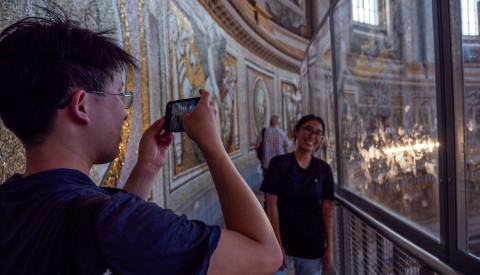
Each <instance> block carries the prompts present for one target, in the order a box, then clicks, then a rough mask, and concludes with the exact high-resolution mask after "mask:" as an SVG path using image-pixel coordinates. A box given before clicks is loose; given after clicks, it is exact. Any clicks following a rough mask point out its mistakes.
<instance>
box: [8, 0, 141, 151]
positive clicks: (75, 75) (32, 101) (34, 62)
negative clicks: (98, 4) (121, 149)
mask: <svg viewBox="0 0 480 275" xmlns="http://www.w3.org/2000/svg"><path fill="white" fill-rule="evenodd" d="M44 11H45V12H46V16H45V17H44V18H43V17H27V18H24V19H22V20H20V21H18V22H16V23H14V24H12V25H10V26H9V27H7V28H6V29H5V30H4V31H3V32H2V33H1V34H0V117H1V119H2V120H3V122H4V124H5V126H6V127H8V128H9V129H10V130H12V131H13V132H14V133H15V135H16V136H17V137H18V138H19V139H20V140H21V141H22V142H23V143H24V144H25V146H34V145H36V144H39V143H41V142H42V141H43V138H44V137H45V136H46V135H47V134H48V133H49V132H50V131H51V130H52V128H53V123H54V121H55V118H56V114H57V111H58V106H59V104H60V102H62V101H63V100H64V99H65V98H67V97H68V95H69V93H70V92H71V90H72V89H73V88H81V89H85V90H86V91H87V92H89V91H101V90H102V88H103V86H104V85H105V84H106V83H107V81H108V80H113V78H114V76H115V74H116V73H118V72H121V71H122V70H123V69H125V68H126V67H128V66H133V67H134V68H136V60H135V58H133V57H132V56H131V55H130V54H128V53H127V52H125V51H124V50H122V49H121V48H120V47H118V46H117V45H116V44H115V42H114V41H113V39H111V38H110V37H108V36H107V35H110V34H111V32H110V31H101V32H93V31H90V30H88V29H84V28H81V27H79V26H78V22H76V21H72V20H69V19H68V18H67V16H66V15H65V14H64V13H58V12H54V11H51V10H47V9H44Z"/></svg>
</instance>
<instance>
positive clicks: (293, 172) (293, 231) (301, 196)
mask: <svg viewBox="0 0 480 275" xmlns="http://www.w3.org/2000/svg"><path fill="white" fill-rule="evenodd" d="M260 190H261V191H263V192H265V193H269V194H272V195H276V196H278V215H279V222H280V237H281V239H282V245H283V248H284V249H285V252H286V253H287V255H290V256H295V257H301V258H306V259H318V258H320V257H321V256H323V253H324V251H325V241H326V239H325V225H324V224H323V215H322V210H321V200H325V199H328V200H333V199H334V183H333V174H332V170H331V168H330V166H329V165H328V164H327V163H326V162H324V161H323V160H321V159H318V158H315V157H312V160H311V162H310V165H309V167H307V169H303V168H301V167H300V166H299V165H298V162H297V160H296V158H295V155H294V153H289V154H286V155H280V156H276V157H274V158H273V159H272V160H271V162H270V165H269V166H268V170H267V174H266V175H265V178H264V180H263V182H262V186H261V187H260ZM267 203H268V202H267Z"/></svg>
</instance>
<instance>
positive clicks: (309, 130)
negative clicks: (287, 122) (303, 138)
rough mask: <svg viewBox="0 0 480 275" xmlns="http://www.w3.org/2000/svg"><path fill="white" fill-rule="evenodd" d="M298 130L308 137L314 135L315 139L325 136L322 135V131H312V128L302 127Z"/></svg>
mask: <svg viewBox="0 0 480 275" xmlns="http://www.w3.org/2000/svg"><path fill="white" fill-rule="evenodd" d="M300 129H302V132H303V133H304V134H305V135H308V136H310V135H312V134H314V135H315V136H316V137H318V138H322V137H324V136H325V134H324V133H323V131H322V130H317V131H314V130H313V128H312V127H310V126H303V127H302V128H300Z"/></svg>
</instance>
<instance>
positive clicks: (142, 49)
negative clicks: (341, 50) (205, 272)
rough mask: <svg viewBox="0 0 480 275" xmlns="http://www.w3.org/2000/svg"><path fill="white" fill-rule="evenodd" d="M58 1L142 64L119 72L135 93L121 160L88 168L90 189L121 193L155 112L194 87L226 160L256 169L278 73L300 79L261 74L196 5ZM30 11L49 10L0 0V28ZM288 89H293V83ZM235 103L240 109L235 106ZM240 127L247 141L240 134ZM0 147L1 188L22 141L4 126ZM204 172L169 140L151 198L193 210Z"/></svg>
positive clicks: (193, 152)
mask: <svg viewBox="0 0 480 275" xmlns="http://www.w3.org/2000/svg"><path fill="white" fill-rule="evenodd" d="M46 3H47V4H46ZM56 3H57V5H58V6H59V7H61V8H62V9H63V10H65V11H66V13H67V14H68V15H69V17H70V18H71V19H74V20H77V21H79V22H80V24H81V25H82V26H85V27H88V28H92V29H95V30H104V29H112V30H114V31H115V37H114V38H115V39H116V40H117V42H118V44H119V45H121V46H122V47H123V48H124V49H126V50H127V51H128V52H129V53H131V54H132V55H133V56H135V57H136V58H137V60H138V63H139V67H140V69H139V70H138V71H127V72H125V75H124V78H125V82H126V86H127V90H131V91H133V92H134V94H135V100H134V104H133V106H132V108H130V109H129V111H128V119H127V120H126V121H125V124H124V127H123V135H122V137H123V138H122V140H123V141H122V143H121V145H120V149H121V150H120V151H121V153H120V156H119V157H118V158H117V159H116V160H114V161H113V162H112V163H109V164H104V165H97V166H94V168H93V169H92V171H91V177H92V178H93V179H94V181H95V182H96V183H97V184H99V185H102V186H116V187H122V186H123V183H124V182H125V181H126V179H127V177H128V175H129V173H130V172H131V170H132V169H133V165H134V164H135V161H136V158H137V156H136V153H137V148H138V143H139V141H140V138H141V135H142V132H143V130H144V129H145V128H146V127H148V125H150V124H151V123H153V122H154V121H155V120H156V119H158V118H160V117H161V116H163V114H164V110H165V106H166V103H167V102H168V101H170V100H173V99H181V98H189V97H194V96H198V90H199V89H200V88H205V89H207V90H209V91H210V92H211V94H212V96H213V100H214V102H215V103H216V105H217V108H218V123H219V125H220V128H221V136H222V141H223V143H224V146H225V149H226V150H227V152H228V153H229V154H230V155H231V157H232V159H234V161H235V163H236V164H240V163H241V164H242V165H256V164H257V163H256V162H255V157H254V153H253V148H252V142H253V141H254V140H255V138H256V135H257V133H258V131H259V129H261V128H262V127H264V126H266V125H268V118H269V116H270V114H271V113H272V112H274V111H275V112H277V113H280V112H282V110H283V109H282V108H279V107H277V106H282V104H286V102H284V101H283V100H284V99H282V97H281V96H278V97H275V96H273V95H274V94H275V93H278V94H280V93H281V91H280V90H278V91H277V90H276V88H277V87H278V89H281V84H280V80H279V77H278V75H279V74H281V75H282V79H283V80H284V81H286V82H288V83H291V84H294V83H296V82H298V79H299V76H298V74H297V73H295V72H287V71H284V70H282V69H275V70H271V69H269V70H265V69H262V66H264V65H268V66H269V68H274V66H272V65H271V64H268V63H266V62H265V61H263V60H262V59H261V57H260V58H259V57H255V58H253V59H255V60H256V63H257V64H259V65H256V64H253V63H248V62H249V61H246V56H249V57H251V56H252V54H251V53H250V52H249V51H248V50H247V49H245V48H244V47H243V46H241V44H240V43H238V42H237V41H236V40H235V39H233V38H232V37H230V36H229V34H228V32H226V31H225V30H224V29H222V27H221V25H219V24H218V23H217V21H215V19H214V18H213V17H212V16H211V15H210V13H209V11H208V10H206V9H205V7H204V6H203V5H202V4H201V1H174V0H170V1H167V0H164V1H156V0H143V1H142V0H109V1H101V0H90V1H82V2H80V1H78V2H77V1H75V2H74V3H72V1H67V0H65V1H56ZM35 5H39V6H45V5H47V6H49V4H48V1H41V0H24V1H20V0H17V1H10V0H7V1H1V2H0V29H3V28H4V27H5V26H7V25H8V24H11V23H13V22H15V21H16V20H18V19H20V18H22V17H24V16H29V15H41V14H42V12H41V10H40V9H38V8H37V7H35ZM246 63H248V64H249V65H248V66H247V65H245V64H246ZM295 79H296V80H295ZM292 89H293V90H295V93H298V88H297V87H296V85H293V86H292ZM277 101H278V102H277ZM242 105H244V106H248V107H246V108H241V106H242ZM281 115H282V117H284V115H283V114H281ZM247 121H248V122H247ZM242 122H243V123H242ZM245 122H247V123H245ZM244 124H247V125H244ZM244 130H245V131H248V135H240V132H241V131H244ZM0 142H1V150H0V181H1V182H3V181H4V180H5V179H6V178H8V177H9V176H10V175H12V174H13V173H15V172H22V171H23V169H24V162H25V160H24V151H23V147H22V145H21V144H20V142H19V141H18V140H17V139H16V138H15V137H14V136H13V135H12V134H11V133H10V132H9V131H8V130H7V129H5V127H4V126H3V125H2V124H0ZM245 163H247V164H245ZM207 172H208V168H207V166H206V164H205V160H204V158H203V156H202V154H201V152H200V150H199V148H198V146H197V145H196V144H195V143H194V142H192V141H191V140H190V139H189V138H188V137H187V136H186V135H185V134H182V133H178V134H175V136H174V142H173V145H172V147H171V150H170V158H169V160H168V161H167V163H165V165H164V168H163V172H162V173H161V176H159V178H158V180H157V182H156V184H155V187H154V190H153V192H152V198H151V200H152V201H155V202H157V203H159V204H160V205H163V206H167V207H171V208H178V209H180V208H181V209H186V208H185V206H181V207H180V205H183V204H185V203H192V204H193V199H192V198H197V197H198V196H200V195H198V194H201V193H202V192H203V191H202V190H206V189H208V188H211V179H210V178H209V176H208V173H207ZM248 177H250V175H249V176H248Z"/></svg>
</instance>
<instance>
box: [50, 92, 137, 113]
mask: <svg viewBox="0 0 480 275" xmlns="http://www.w3.org/2000/svg"><path fill="white" fill-rule="evenodd" d="M90 93H92V94H96V95H117V96H119V97H120V100H122V102H123V107H125V109H128V108H130V106H132V103H133V93H132V92H125V93H118V94H112V93H107V92H97V91H91V92H90ZM71 101H72V96H70V97H69V98H68V99H67V100H65V101H64V102H63V103H61V104H60V105H58V108H60V109H64V108H65V107H67V105H68V104H70V102H71Z"/></svg>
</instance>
